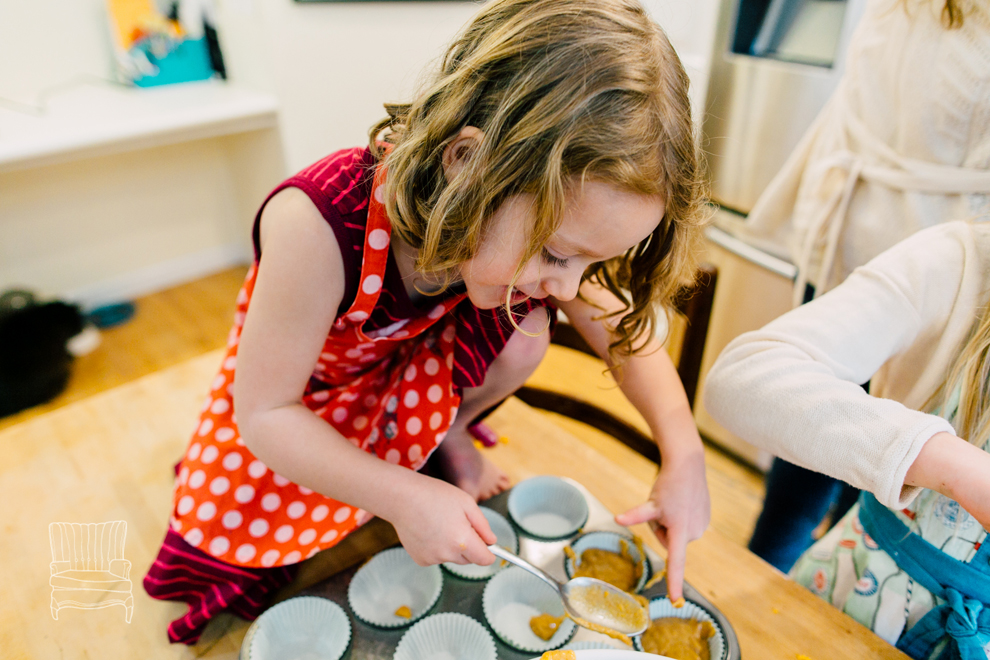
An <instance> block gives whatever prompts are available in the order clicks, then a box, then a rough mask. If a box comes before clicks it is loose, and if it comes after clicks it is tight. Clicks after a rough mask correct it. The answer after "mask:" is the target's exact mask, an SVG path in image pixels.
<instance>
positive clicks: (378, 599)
mask: <svg viewBox="0 0 990 660" xmlns="http://www.w3.org/2000/svg"><path fill="white" fill-rule="evenodd" d="M442 589H443V572H442V571H441V570H440V567H439V566H419V565H417V564H416V562H414V561H413V559H412V557H410V556H409V553H408V552H406V550H405V548H390V549H389V550H383V551H382V552H379V553H378V554H377V555H375V556H374V557H372V558H371V560H370V561H369V562H368V563H367V564H365V565H364V566H362V567H361V568H360V569H359V570H358V572H357V573H355V574H354V577H353V578H352V579H351V584H350V586H348V588H347V602H348V604H349V605H350V606H351V611H352V612H354V615H355V616H356V617H357V618H358V619H360V620H361V621H364V622H365V623H368V624H371V625H373V626H378V627H380V628H401V627H402V626H408V625H409V624H411V623H413V622H415V621H416V620H417V619H421V618H422V617H423V616H424V615H425V614H426V613H427V612H429V611H430V609H431V608H432V607H433V606H434V605H436V603H437V601H438V600H439V599H440V592H441V590H442ZM402 606H406V607H408V608H409V609H410V610H411V611H412V616H411V617H410V618H408V619H406V618H404V617H401V616H398V615H397V614H396V613H395V611H396V610H397V609H399V608H400V607H402Z"/></svg>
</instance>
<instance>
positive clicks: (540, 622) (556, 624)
mask: <svg viewBox="0 0 990 660" xmlns="http://www.w3.org/2000/svg"><path fill="white" fill-rule="evenodd" d="M563 622H564V617H562V616H554V615H552V614H537V615H536V616H534V617H533V618H532V619H530V620H529V627H530V629H532V631H533V634H534V635H536V636H537V637H539V638H540V639H542V640H543V641H544V642H549V641H550V638H551V637H553V636H554V635H555V634H556V632H557V631H558V630H560V624H561V623H563Z"/></svg>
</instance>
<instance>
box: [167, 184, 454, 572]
mask: <svg viewBox="0 0 990 660" xmlns="http://www.w3.org/2000/svg"><path fill="white" fill-rule="evenodd" d="M383 177H384V174H383V169H382V168H379V170H378V172H377V173H376V176H375V182H374V187H373V194H372V195H371V197H370V199H369V202H368V204H369V206H368V224H367V229H366V232H365V239H364V253H363V259H362V265H361V278H360V280H359V285H358V292H357V295H356V297H355V299H354V303H353V304H352V305H351V306H350V308H348V310H347V311H346V312H345V313H344V314H343V315H341V316H340V318H338V319H337V320H336V322H335V323H334V325H333V327H332V328H331V330H330V333H329V335H328V336H327V339H326V343H325V344H324V347H323V351H322V353H321V354H320V358H319V361H318V362H317V364H316V368H315V369H314V371H313V375H312V376H311V378H310V381H309V385H308V386H307V388H306V391H305V393H304V395H303V398H302V403H303V405H305V406H306V407H307V408H309V409H310V410H312V411H313V412H314V414H316V415H318V416H320V417H321V418H322V419H324V420H325V421H326V422H327V423H328V424H330V425H331V426H333V427H334V428H335V429H336V430H337V431H338V432H340V433H341V435H343V436H344V437H345V438H347V439H348V440H349V441H350V442H351V443H352V444H353V445H355V446H356V447H360V448H361V449H363V450H364V451H367V452H370V453H374V454H376V455H377V456H378V457H379V458H381V459H383V460H386V461H388V462H390V463H394V464H398V465H403V466H405V467H408V468H410V469H413V470H418V469H419V468H420V467H422V465H423V464H424V463H425V462H426V459H427V458H428V457H429V455H430V454H431V453H432V452H433V450H434V449H436V448H437V446H438V445H439V444H440V442H441V441H442V440H443V438H444V436H445V435H446V432H447V430H448V429H449V428H450V424H451V423H452V422H453V420H454V417H455V416H456V414H457V407H458V405H459V403H460V396H459V394H458V393H457V392H456V391H455V389H454V386H453V379H452V370H453V364H454V342H455V332H456V331H455V326H454V323H455V322H454V320H453V318H452V316H451V315H450V314H448V312H450V311H451V310H452V309H453V308H454V307H455V306H456V305H457V304H458V303H459V302H460V301H461V300H463V299H464V297H465V296H464V295H458V296H451V297H448V298H445V299H444V300H442V301H441V302H440V303H439V304H437V305H436V306H435V307H434V308H433V309H432V310H431V311H429V313H427V314H424V315H423V316H421V317H416V318H411V319H405V320H402V321H399V322H397V323H394V324H392V325H391V326H388V327H385V328H381V329H378V330H374V331H372V330H369V331H368V332H365V331H364V329H363V325H364V323H365V321H367V319H368V318H369V317H370V316H371V312H372V309H373V308H374V306H375V303H376V302H377V301H378V297H379V295H380V294H381V290H382V283H383V279H384V276H385V267H386V264H387V263H388V256H389V243H390V238H391V225H390V224H389V220H388V217H387V215H386V213H385V209H384V206H383V204H382V192H383V187H382V185H381V184H382V182H383V181H384V179H383ZM258 263H259V262H255V264H254V265H253V266H252V267H251V268H250V270H249V271H248V274H247V278H246V280H245V282H244V286H243V288H242V289H241V291H240V294H239V295H238V298H237V313H236V315H235V324H234V327H233V329H232V330H231V333H230V337H229V340H228V348H227V354H226V356H225V358H224V360H223V364H222V367H221V370H220V373H219V374H217V376H216V378H215V379H214V381H213V384H212V387H211V391H210V394H209V397H208V398H207V401H206V404H205V405H204V407H203V411H202V414H201V416H200V421H199V425H198V427H197V429H196V431H195V432H194V433H193V437H192V440H191V441H190V445H189V449H188V451H187V453H186V455H185V457H184V458H183V460H182V462H181V464H180V468H179V472H178V476H177V478H176V490H175V498H174V505H173V510H172V516H171V519H170V523H171V526H172V529H173V530H175V531H176V532H177V533H179V534H181V535H182V537H183V538H184V539H185V541H186V542H187V543H189V544H190V545H192V546H193V547H196V548H199V549H200V550H203V551H204V552H208V553H209V554H210V555H212V556H214V557H216V558H217V559H220V560H222V561H224V562H227V563H229V564H235V565H239V566H245V567H265V568H268V567H272V566H286V565H290V564H294V563H296V562H299V561H301V560H302V559H305V558H308V557H311V556H313V555H314V554H316V553H317V552H319V551H320V550H324V549H326V548H329V547H332V546H334V545H336V544H337V543H339V542H340V541H341V539H343V538H344V537H345V536H347V534H349V533H350V532H352V531H353V530H354V529H356V528H357V527H358V526H359V525H361V524H363V523H364V522H365V521H367V520H368V519H370V518H371V516H370V515H369V514H368V513H366V512H364V511H362V510H360V509H357V508H355V507H352V506H349V505H348V504H345V503H343V502H339V501H337V500H334V499H331V498H329V497H325V496H323V495H320V494H319V493H315V492H313V491H312V490H310V489H308V488H305V487H303V486H299V485H297V484H294V483H292V482H290V481H289V480H288V479H286V478H285V477H283V476H281V475H279V474H276V473H274V472H273V471H272V470H270V469H269V468H268V467H267V466H266V465H265V464H264V463H262V462H261V461H260V460H258V459H257V458H255V457H254V456H253V455H252V454H251V452H250V451H248V449H247V447H246V446H245V445H244V441H243V440H242V439H241V437H240V433H239V432H238V430H237V424H236V421H235V419H234V413H233V399H232V394H231V392H232V389H233V381H234V370H235V368H236V363H237V346H238V342H239V340H240V334H241V329H242V327H243V325H244V318H245V315H246V312H247V308H248V304H249V302H250V299H251V293H252V291H253V289H254V284H255V279H256V276H257V272H258Z"/></svg>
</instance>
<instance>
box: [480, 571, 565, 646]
mask: <svg viewBox="0 0 990 660" xmlns="http://www.w3.org/2000/svg"><path fill="white" fill-rule="evenodd" d="M481 605H482V610H483V611H484V613H485V620H486V621H488V625H489V627H491V629H492V630H493V631H495V634H496V635H498V638H499V639H501V640H502V641H503V642H505V643H506V644H508V645H509V646H511V647H512V648H514V649H517V650H519V651H528V652H531V653H542V652H544V651H550V650H552V649H555V648H558V647H560V646H563V645H564V644H566V643H567V642H568V641H569V640H570V639H571V637H573V636H574V633H575V632H576V630H577V626H576V625H575V624H574V622H573V621H571V620H570V619H564V621H563V622H562V623H561V624H560V628H559V629H558V630H557V632H556V633H554V635H553V637H551V638H550V639H549V640H547V641H544V640H542V639H540V638H539V637H537V636H536V634H535V633H534V632H533V631H532V629H531V628H530V627H529V621H530V619H532V618H533V617H534V616H536V615H538V614H552V615H554V616H563V615H564V605H563V603H561V602H560V596H559V595H558V594H557V592H556V591H554V589H553V587H551V586H550V585H548V584H547V583H546V582H544V581H543V580H541V579H540V578H538V577H536V576H535V575H533V574H532V573H528V572H526V571H524V570H523V569H521V568H517V567H515V566H513V567H511V568H507V569H506V570H504V571H502V572H501V573H499V574H498V575H496V576H495V577H493V578H492V579H491V580H489V581H488V584H486V585H485V593H484V594H483V595H482V598H481Z"/></svg>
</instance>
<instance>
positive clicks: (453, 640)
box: [392, 612, 497, 660]
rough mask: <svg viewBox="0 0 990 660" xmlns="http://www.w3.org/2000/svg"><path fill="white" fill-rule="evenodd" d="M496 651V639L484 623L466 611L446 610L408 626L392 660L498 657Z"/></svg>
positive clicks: (486, 659)
mask: <svg viewBox="0 0 990 660" xmlns="http://www.w3.org/2000/svg"><path fill="white" fill-rule="evenodd" d="M496 655H497V651H496V648H495V640H494V639H492V636H491V635H490V634H489V633H488V631H487V630H485V627H484V626H483V625H481V624H480V623H478V622H477V621H475V620H474V619H472V618H471V617H469V616H467V615H465V614H459V613H457V612H443V613H441V614H434V615H433V616H428V617H426V618H425V619H423V620H422V621H420V622H419V623H417V624H416V625H414V626H413V627H412V628H410V629H409V630H407V631H406V634H405V635H403V636H402V639H400V640H399V645H398V647H396V649H395V655H393V656H392V660H437V659H438V658H470V659H471V660H496Z"/></svg>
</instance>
